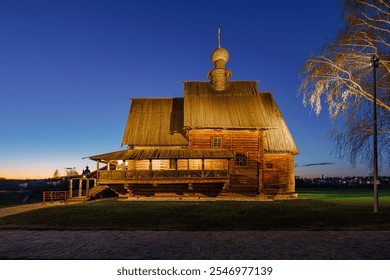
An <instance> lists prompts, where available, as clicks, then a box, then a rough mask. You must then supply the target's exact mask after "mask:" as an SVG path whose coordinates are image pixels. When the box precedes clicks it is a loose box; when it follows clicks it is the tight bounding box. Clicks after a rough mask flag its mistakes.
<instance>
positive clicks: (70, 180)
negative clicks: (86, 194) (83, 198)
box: [69, 179, 73, 198]
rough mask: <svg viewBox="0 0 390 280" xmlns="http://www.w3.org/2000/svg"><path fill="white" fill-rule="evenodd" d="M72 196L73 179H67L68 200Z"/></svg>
mask: <svg viewBox="0 0 390 280" xmlns="http://www.w3.org/2000/svg"><path fill="white" fill-rule="evenodd" d="M72 196H73V179H69V198H72Z"/></svg>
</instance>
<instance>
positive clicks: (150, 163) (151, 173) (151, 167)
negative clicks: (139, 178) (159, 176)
mask: <svg viewBox="0 0 390 280" xmlns="http://www.w3.org/2000/svg"><path fill="white" fill-rule="evenodd" d="M152 169H153V164H152V159H151V158H150V159H149V176H150V178H153V171H152Z"/></svg>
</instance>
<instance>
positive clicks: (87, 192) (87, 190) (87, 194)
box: [85, 178, 89, 197]
mask: <svg viewBox="0 0 390 280" xmlns="http://www.w3.org/2000/svg"><path fill="white" fill-rule="evenodd" d="M85 196H87V197H88V196H89V178H87V184H86V186H85Z"/></svg>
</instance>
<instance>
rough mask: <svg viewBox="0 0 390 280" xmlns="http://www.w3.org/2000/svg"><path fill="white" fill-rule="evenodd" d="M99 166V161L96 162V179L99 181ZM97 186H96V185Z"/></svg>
mask: <svg viewBox="0 0 390 280" xmlns="http://www.w3.org/2000/svg"><path fill="white" fill-rule="evenodd" d="M99 164H100V161H97V162H96V178H97V179H99ZM95 186H96V184H95Z"/></svg>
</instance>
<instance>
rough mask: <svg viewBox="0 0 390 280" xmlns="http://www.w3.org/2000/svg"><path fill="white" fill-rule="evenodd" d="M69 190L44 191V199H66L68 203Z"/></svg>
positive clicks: (46, 200) (44, 200)
mask: <svg viewBox="0 0 390 280" xmlns="http://www.w3.org/2000/svg"><path fill="white" fill-rule="evenodd" d="M68 196H69V192H68V191H46V192H43V193H42V201H43V203H46V202H50V203H53V201H64V202H65V203H66V204H67V203H68Z"/></svg>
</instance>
